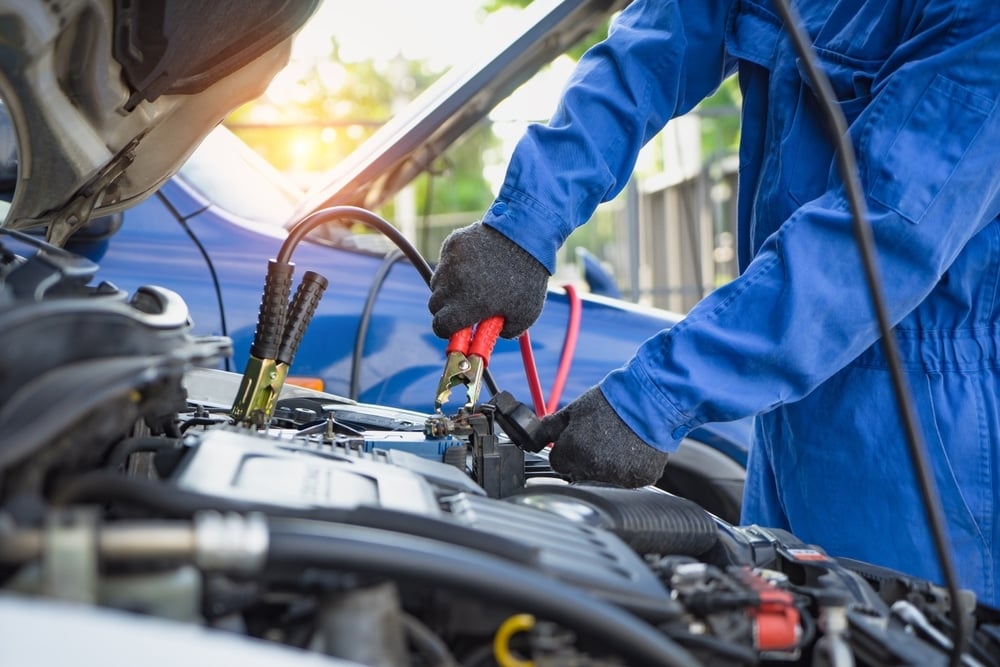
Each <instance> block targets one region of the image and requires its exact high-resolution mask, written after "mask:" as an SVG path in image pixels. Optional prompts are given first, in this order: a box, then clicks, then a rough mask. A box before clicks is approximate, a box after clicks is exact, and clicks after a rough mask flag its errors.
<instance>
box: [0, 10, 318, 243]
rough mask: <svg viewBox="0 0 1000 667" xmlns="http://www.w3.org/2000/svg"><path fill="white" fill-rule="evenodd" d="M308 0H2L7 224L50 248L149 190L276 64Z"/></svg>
mask: <svg viewBox="0 0 1000 667" xmlns="http://www.w3.org/2000/svg"><path fill="white" fill-rule="evenodd" d="M317 3H318V0H247V1H242V0H241V1H237V0H220V1H217V2H210V3H206V2H200V1H198V0H142V1H138V2H136V1H134V0H60V2H58V3H49V2H24V1H23V0H0V95H2V97H3V101H4V104H5V106H6V111H7V113H8V114H9V117H10V120H11V121H12V125H13V132H12V133H11V136H16V140H17V156H18V157H17V175H16V184H15V187H14V193H13V198H12V200H11V206H10V209H9V211H8V214H7V217H6V222H5V224H6V226H8V227H12V228H20V229H30V228H39V227H44V228H45V229H46V233H47V236H48V238H49V240H50V241H52V242H54V243H61V242H62V241H63V240H65V238H67V237H68V236H69V234H71V233H72V231H73V230H74V229H75V228H76V227H77V226H78V225H79V224H82V223H83V222H85V221H86V220H87V219H88V218H89V217H90V216H91V215H101V214H107V213H112V212H114V211H117V210H121V209H124V208H126V207H128V206H131V205H133V204H135V203H136V202H137V201H139V200H140V199H142V198H143V197H145V196H147V195H148V194H150V193H151V192H153V191H154V190H155V189H156V188H157V187H159V186H160V185H161V184H162V183H163V182H164V181H165V180H166V179H167V178H169V177H170V176H171V175H172V174H173V173H174V172H175V171H176V170H177V168H178V167H179V166H180V165H181V164H182V163H183V161H184V160H185V159H186V158H187V156H188V155H189V154H190V152H191V151H192V150H193V149H194V147H195V146H197V145H198V143H199V142H200V141H201V139H202V138H203V137H204V136H205V135H206V134H207V133H208V132H209V131H210V130H211V129H212V128H213V127H215V126H216V125H217V124H218V123H219V122H221V121H222V119H223V118H224V117H225V116H226V115H227V114H228V113H229V112H230V111H231V110H232V109H234V108H235V107H237V106H238V105H240V104H242V103H243V102H246V101H248V100H251V99H253V98H254V97H257V96H259V95H260V94H261V93H262V92H263V90H264V87H265V86H266V85H267V83H268V82H269V81H270V79H271V78H272V77H273V76H274V74H275V73H276V72H277V71H278V70H279V69H281V68H282V67H283V66H284V64H285V63H286V62H287V60H288V54H289V48H290V41H291V37H292V35H293V33H294V32H295V31H296V30H297V29H298V28H299V27H300V26H301V25H302V24H303V23H304V22H305V20H306V19H307V18H308V17H309V15H310V14H311V13H312V11H313V9H315V6H316V4H317Z"/></svg>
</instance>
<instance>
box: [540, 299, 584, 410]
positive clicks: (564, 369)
mask: <svg viewBox="0 0 1000 667" xmlns="http://www.w3.org/2000/svg"><path fill="white" fill-rule="evenodd" d="M563 289H564V290H566V296H567V298H569V323H568V324H567V325H566V337H565V338H564V339H563V347H562V352H560V353H559V368H558V370H556V379H555V381H554V382H553V383H552V393H551V394H549V402H548V404H547V405H546V408H547V410H546V414H548V413H552V412H555V411H556V410H558V409H559V399H560V398H562V392H563V388H564V387H565V386H566V378H567V377H568V376H569V368H570V366H572V365H573V355H574V354H576V340H577V338H578V337H579V334H580V315H581V310H582V308H581V303H580V295H579V294H577V293H576V288H575V287H573V286H572V285H569V284H567V285H563Z"/></svg>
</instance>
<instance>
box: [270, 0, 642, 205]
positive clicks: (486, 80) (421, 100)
mask: <svg viewBox="0 0 1000 667" xmlns="http://www.w3.org/2000/svg"><path fill="white" fill-rule="evenodd" d="M629 2H630V0H557V1H556V0H553V1H551V2H541V1H539V2H535V3H533V4H532V5H531V6H530V7H528V8H527V9H526V10H525V12H524V14H525V16H524V24H523V27H522V28H520V29H519V31H518V32H517V33H516V34H515V35H512V36H511V38H510V39H508V40H505V41H504V43H503V44H502V45H500V46H499V47H497V48H496V49H494V50H493V51H492V52H489V53H486V54H484V55H483V56H482V57H479V58H475V59H473V60H472V61H470V63H469V65H468V66H466V67H457V66H456V67H454V68H452V69H451V70H450V71H449V72H448V73H447V74H445V75H444V76H443V77H441V78H440V79H438V80H437V81H436V82H435V83H434V85H432V86H431V87H430V88H428V89H427V90H426V91H424V93H422V94H421V95H420V96H418V97H417V98H416V99H415V100H413V101H412V102H411V103H410V104H408V105H407V106H406V107H405V108H404V109H403V110H402V111H400V112H399V113H398V114H396V115H395V116H394V117H393V119H392V120H391V121H390V122H388V123H386V124H385V125H383V126H382V127H381V128H380V129H379V130H378V131H377V132H376V133H375V134H373V135H372V136H371V138H370V139H368V140H367V141H366V142H364V143H363V144H362V145H361V146H359V147H358V148H357V149H356V150H355V151H354V152H353V153H351V155H350V156H348V158H347V159H346V160H343V161H342V162H340V163H338V164H337V165H336V166H335V167H333V168H332V169H331V170H329V171H328V172H327V173H326V174H325V175H324V176H322V177H321V178H319V179H318V181H319V182H320V183H322V185H321V186H319V187H318V188H316V189H315V190H313V191H312V192H310V193H309V194H308V195H307V197H306V198H305V199H303V201H302V203H301V205H300V206H299V207H298V208H297V209H296V211H295V213H294V215H293V216H292V217H291V219H290V220H289V223H294V222H295V221H296V220H299V219H301V218H303V217H305V216H306V215H308V214H310V213H312V212H313V211H316V210H318V209H320V208H324V207H326V206H338V205H349V206H360V207H362V208H367V209H375V208H378V207H379V206H380V205H382V204H383V203H385V202H386V201H387V200H388V199H390V198H391V197H392V196H393V195H394V194H396V193H397V192H398V191H399V190H400V189H402V188H403V187H404V186H406V185H407V184H408V183H409V182H410V181H412V180H413V179H414V178H415V177H416V176H417V175H419V174H420V173H421V172H423V171H426V170H427V169H428V167H429V166H430V165H431V164H432V163H433V161H434V160H435V159H436V158H437V157H438V156H440V155H441V154H442V153H443V152H444V151H445V150H446V149H447V148H448V147H449V146H451V144H452V143H454V142H455V141H456V140H457V139H458V138H459V137H460V136H462V134H464V133H465V132H466V131H467V130H469V129H470V128H471V127H472V126H474V125H475V124H476V123H478V122H479V121H481V120H482V119H483V118H484V117H485V116H486V115H487V114H489V113H490V111H492V110H493V108H494V107H495V106H496V105H497V104H498V103H499V102H500V101H501V100H503V99H504V98H505V97H507V96H508V95H510V94H511V93H512V92H513V91H514V90H515V89H516V88H517V87H518V86H520V85H521V84H523V83H524V82H526V81H527V80H528V79H530V78H531V77H532V76H533V75H534V74H535V73H536V72H538V70H539V69H541V68H542V67H543V66H545V65H546V64H548V63H549V62H551V61H552V60H553V59H554V58H556V57H557V56H558V55H560V54H561V53H563V52H565V51H566V50H568V49H569V48H570V47H572V46H573V45H574V44H576V43H577V42H579V41H580V40H582V39H583V38H584V37H586V36H587V35H588V34H589V33H591V32H593V31H594V30H596V29H597V28H598V27H600V25H601V23H602V22H603V21H604V20H606V19H607V18H608V17H609V16H610V15H611V14H613V13H614V12H616V11H618V10H620V9H623V8H624V7H625V6H626V5H628V4H629Z"/></svg>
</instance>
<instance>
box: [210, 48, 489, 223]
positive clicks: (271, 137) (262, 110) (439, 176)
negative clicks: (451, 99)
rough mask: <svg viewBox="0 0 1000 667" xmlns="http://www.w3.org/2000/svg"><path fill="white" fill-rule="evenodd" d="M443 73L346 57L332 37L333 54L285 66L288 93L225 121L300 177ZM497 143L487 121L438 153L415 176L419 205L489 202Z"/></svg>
mask: <svg viewBox="0 0 1000 667" xmlns="http://www.w3.org/2000/svg"><path fill="white" fill-rule="evenodd" d="M442 73H443V72H441V71H435V70H432V69H430V68H429V67H428V66H427V65H426V63H424V62H421V61H409V60H403V59H397V60H392V61H389V62H388V64H386V63H384V62H382V63H380V62H376V61H374V60H362V61H355V62H351V61H345V60H343V59H342V58H341V57H340V52H339V49H338V48H337V45H336V42H335V41H334V43H333V48H332V49H331V56H330V58H329V59H328V60H321V61H317V62H314V63H311V64H309V65H308V66H305V67H300V68H299V69H298V70H296V71H294V73H287V72H286V73H285V76H286V78H285V79H284V80H283V81H282V82H281V86H280V87H279V89H278V90H279V91H283V92H284V93H285V94H283V95H278V94H272V95H271V96H270V97H267V96H265V97H264V98H262V99H260V100H257V101H255V102H253V103H251V104H248V105H245V106H244V107H242V108H240V109H238V110H237V111H236V112H234V113H233V114H231V115H230V116H229V118H228V119H227V120H226V124H227V125H228V126H229V127H230V128H231V129H232V130H233V131H234V132H236V134H238V135H239V136H240V137H241V138H242V139H243V140H244V141H245V142H247V143H248V144H249V145H250V146H251V147H252V148H254V149H255V150H256V151H257V152H259V153H260V154H261V155H263V156H264V158H265V159H267V160H268V161H269V162H271V163H272V164H273V165H274V166H276V167H277V168H278V169H280V170H282V171H285V172H287V173H290V174H291V175H293V176H300V177H301V176H302V175H308V174H317V173H322V172H324V171H326V170H328V169H330V168H332V167H333V166H335V165H336V164H337V163H338V162H339V161H341V160H343V159H344V158H346V157H347V156H348V155H349V154H350V153H351V151H353V150H354V149H356V148H357V147H358V146H360V145H361V143H362V142H364V141H365V140H366V139H368V138H369V137H370V136H371V135H372V134H373V133H374V132H375V131H376V130H377V129H378V128H379V127H380V126H381V125H382V124H383V123H385V122H386V121H387V120H388V119H389V118H391V116H392V113H393V111H394V110H397V109H399V108H400V107H402V106H404V105H405V104H406V103H408V102H409V101H411V100H412V99H414V98H415V97H417V96H418V95H419V94H420V93H421V92H423V91H424V90H425V89H427V87H428V86H430V85H431V84H432V83H433V82H434V81H435V80H436V79H437V78H438V77H439V76H440V75H441V74H442ZM497 143H498V142H497V139H496V138H495V136H494V135H493V132H492V130H491V129H490V127H489V125H488V124H484V125H482V126H480V127H478V128H476V129H475V130H474V131H472V132H469V133H467V135H466V136H465V137H464V138H463V139H462V141H460V142H458V143H456V144H455V145H454V146H452V147H451V148H450V149H449V150H448V151H447V152H446V153H445V154H444V155H443V156H441V157H440V158H439V159H438V160H437V161H436V163H435V168H434V170H433V173H432V174H431V175H425V176H422V177H421V178H420V179H418V180H417V182H416V183H415V187H416V191H417V207H418V210H419V211H425V212H433V213H446V212H451V211H470V210H483V209H485V207H486V206H488V205H489V202H490V201H491V199H492V193H491V192H490V188H489V185H488V184H487V182H486V181H485V179H484V178H483V175H482V174H483V160H482V156H483V154H484V153H485V152H486V151H488V150H489V149H490V148H492V147H494V146H495V145H496V144H497ZM428 194H430V197H431V199H430V200H429V201H427V200H426V198H427V196H428Z"/></svg>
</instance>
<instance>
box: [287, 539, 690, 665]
mask: <svg viewBox="0 0 1000 667" xmlns="http://www.w3.org/2000/svg"><path fill="white" fill-rule="evenodd" d="M269 547H270V548H269V553H268V565H269V566H277V567H283V566H292V567H296V568H301V567H309V568H312V567H317V568H331V569H349V570H352V571H361V572H368V573H373V574H379V575H385V576H391V577H394V578H398V579H400V580H402V581H407V582H415V581H419V582H423V583H425V584H429V585H432V586H435V587H438V588H444V589H449V590H455V591H460V592H464V593H468V594H470V595H474V596H475V598H476V599H477V600H483V599H492V600H495V601H497V602H499V603H501V604H508V605H511V606H514V607H516V608H518V609H521V610H524V611H525V612H526V613H533V614H535V615H536V616H540V617H542V618H546V619H550V620H552V621H554V622H556V623H559V624H560V625H564V626H565V627H567V628H570V629H573V630H575V631H577V632H578V633H580V635H581V636H588V637H594V638H595V639H597V640H598V641H601V642H603V643H604V645H605V646H607V647H608V649H609V650H610V651H612V652H615V653H618V654H620V655H622V656H624V657H626V658H629V659H631V660H633V661H634V662H633V663H630V664H643V665H662V666H664V667H668V666H670V665H687V666H689V667H695V666H696V665H698V664H699V663H698V662H697V661H696V660H695V659H694V657H693V656H691V654H690V653H688V652H687V651H685V650H684V649H683V648H681V647H680V646H678V645H677V644H676V643H675V642H674V641H673V640H671V639H669V638H668V637H666V636H664V635H662V634H661V633H659V632H658V631H657V630H656V629H654V628H653V627H651V626H650V625H648V624H646V623H645V622H643V621H642V620H640V619H639V618H637V617H636V616H633V615H632V614H629V613H628V612H626V611H624V610H622V609H620V608H619V607H617V606H615V605H612V604H609V603H607V602H604V601H602V600H599V599H597V598H596V597H593V596H592V595H589V594H587V593H585V592H583V591H581V590H578V589H577V588H575V587H573V586H571V585H569V584H564V583H562V582H561V581H558V580H556V579H551V578H549V577H547V576H545V575H543V574H541V573H539V572H537V571H535V570H534V569H533V568H528V567H524V566H517V565H514V564H512V563H508V562H506V561H503V560H500V559H498V558H495V557H493V556H490V555H489V554H485V553H483V552H480V551H475V550H472V549H468V548H463V547H452V546H451V545H449V546H448V548H447V549H438V548H435V545H434V544H433V543H432V542H429V541H427V540H423V539H420V538H413V537H411V536H407V535H400V534H398V533H394V532H388V531H377V530H371V529H364V528H360V527H357V526H346V525H341V526H329V525H326V524H322V523H319V522H314V521H294V520H293V521H287V520H275V521H272V522H271V540H270V545H269ZM375 547H377V548H375Z"/></svg>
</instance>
